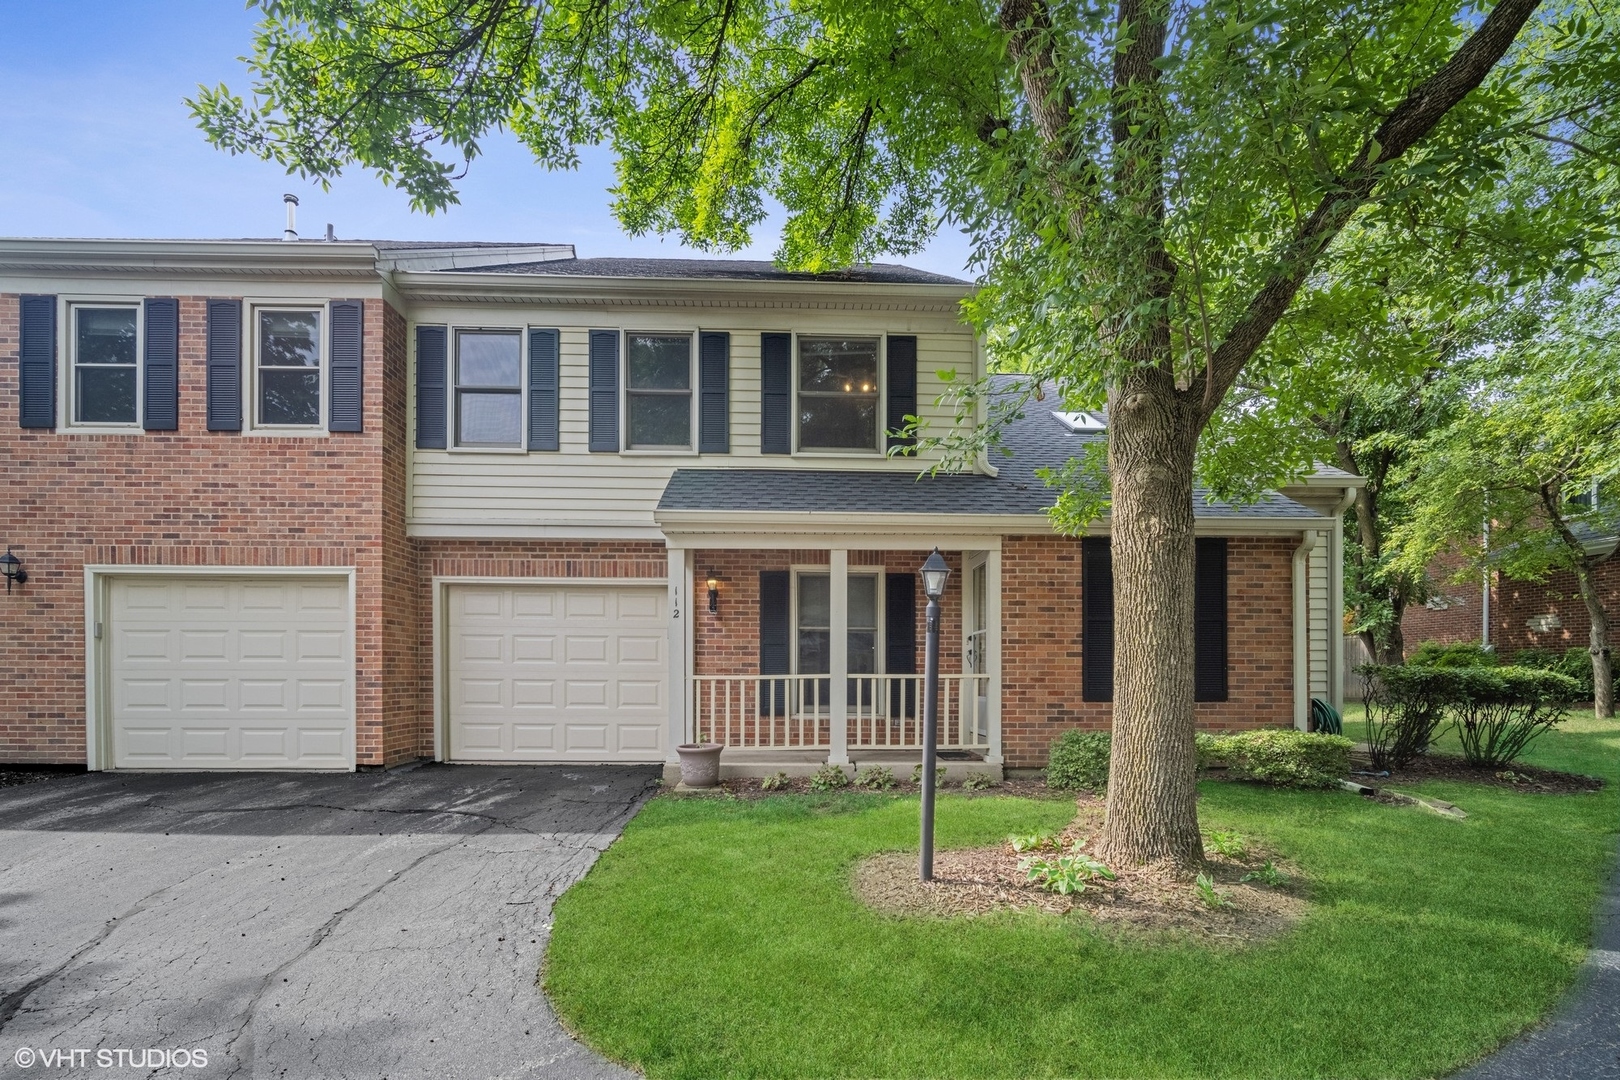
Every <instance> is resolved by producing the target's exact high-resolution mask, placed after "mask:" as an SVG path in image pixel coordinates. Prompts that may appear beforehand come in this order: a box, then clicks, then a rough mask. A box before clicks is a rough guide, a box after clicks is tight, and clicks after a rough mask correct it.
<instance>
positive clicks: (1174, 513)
mask: <svg viewBox="0 0 1620 1080" xmlns="http://www.w3.org/2000/svg"><path fill="white" fill-rule="evenodd" d="M1108 409H1109V412H1108V464H1109V470H1110V472H1111V474H1112V482H1113V503H1112V507H1111V511H1110V519H1111V521H1112V529H1113V563H1114V734H1113V760H1112V762H1111V764H1110V767H1109V772H1108V816H1107V820H1106V822H1105V824H1104V826H1103V834H1102V838H1101V842H1100V844H1099V854H1100V855H1101V856H1102V857H1103V858H1105V859H1109V860H1112V861H1115V862H1118V863H1167V864H1170V865H1173V866H1175V867H1176V868H1177V869H1180V870H1191V869H1193V868H1195V867H1197V866H1198V865H1200V864H1201V863H1202V862H1203V841H1202V839H1201V838H1200V836H1199V832H1198V805H1197V797H1198V787H1197V781H1196V767H1197V755H1196V753H1195V751H1194V748H1193V502H1192V484H1193V451H1194V449H1195V447H1196V445H1197V441H1198V436H1197V426H1196V421H1195V419H1194V418H1193V416H1192V415H1190V413H1191V407H1190V406H1189V405H1188V403H1187V402H1186V401H1184V400H1181V398H1180V397H1179V396H1178V395H1177V393H1176V391H1175V386H1174V383H1173V382H1172V381H1171V378H1170V377H1169V376H1168V375H1167V374H1165V372H1164V371H1163V370H1162V369H1137V371H1136V372H1135V373H1133V374H1132V375H1130V376H1129V377H1128V378H1127V379H1126V380H1124V382H1123V383H1122V384H1121V385H1117V386H1115V387H1114V388H1113V389H1111V390H1110V392H1109V395H1108Z"/></svg>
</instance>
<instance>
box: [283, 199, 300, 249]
mask: <svg viewBox="0 0 1620 1080" xmlns="http://www.w3.org/2000/svg"><path fill="white" fill-rule="evenodd" d="M281 201H282V202H284V203H286V204H287V227H286V229H284V230H283V231H282V233H281V238H282V239H283V240H296V239H298V196H296V195H292V194H287V195H283V196H282V197H281Z"/></svg>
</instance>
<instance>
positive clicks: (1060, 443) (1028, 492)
mask: <svg viewBox="0 0 1620 1080" xmlns="http://www.w3.org/2000/svg"><path fill="white" fill-rule="evenodd" d="M1054 406H1057V407H1058V408H1061V404H1059V403H1058V402H1056V401H1053V400H1050V399H1049V400H1048V401H1047V402H1030V403H1029V406H1028V407H1027V408H1026V409H1025V410H1024V416H1023V417H1022V418H1021V419H1019V420H1016V421H1014V422H1013V423H1012V424H1011V425H1010V426H1009V427H1008V428H1007V430H1006V432H1005V434H1004V436H1003V439H1002V443H1003V445H1004V446H1006V447H1007V448H1008V449H1010V450H1011V451H1012V452H1013V456H1012V457H1011V458H1002V457H999V456H992V459H991V460H992V462H993V463H994V464H995V465H996V468H997V469H998V471H999V475H997V476H994V477H990V476H981V475H955V476H935V477H923V478H919V477H918V476H917V474H915V473H912V472H876V471H873V472H851V471H849V470H843V469H840V470H832V469H827V470H820V469H817V470H811V469H726V468H718V469H677V470H675V473H674V475H673V476H671V477H670V480H669V484H668V485H667V486H666V487H665V488H664V494H663V497H662V498H661V499H660V500H659V502H658V509H660V510H711V511H740V512H757V513H794V512H798V513H815V512H821V513H848V514H884V513H887V514H1040V513H1042V512H1043V511H1045V510H1046V508H1047V507H1049V506H1051V505H1052V503H1053V501H1054V496H1055V492H1054V491H1053V489H1051V488H1049V487H1047V486H1046V484H1045V482H1044V481H1042V480H1041V479H1040V477H1038V476H1036V475H1035V470H1036V469H1039V468H1043V467H1048V466H1057V465H1061V464H1063V463H1064V462H1065V461H1067V460H1068V459H1069V458H1070V457H1075V456H1078V455H1079V454H1081V453H1083V452H1084V448H1085V446H1086V445H1087V444H1088V443H1090V442H1099V441H1101V440H1102V438H1103V436H1100V435H1077V434H1074V433H1073V432H1071V431H1070V430H1069V429H1068V428H1067V427H1065V426H1064V424H1063V423H1062V422H1061V421H1059V420H1058V419H1057V418H1056V417H1054V416H1053V415H1052V411H1051V410H1052V408H1053V407H1054ZM1208 494H1209V493H1208V492H1207V491H1206V490H1204V489H1202V488H1194V490H1193V514H1194V516H1196V517H1199V518H1302V519H1313V518H1320V517H1321V515H1320V514H1318V513H1317V512H1316V511H1314V510H1312V509H1310V508H1309V507H1307V506H1305V505H1303V504H1301V503H1297V502H1295V501H1294V500H1292V499H1289V498H1285V497H1284V496H1282V495H1279V494H1277V493H1275V492H1268V493H1267V494H1265V495H1264V496H1262V497H1261V498H1260V500H1259V501H1257V502H1254V503H1248V504H1242V505H1235V504H1232V503H1225V502H1219V501H1213V502H1212V501H1210V500H1209V499H1208V498H1207V496H1208Z"/></svg>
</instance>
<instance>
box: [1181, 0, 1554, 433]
mask: <svg viewBox="0 0 1620 1080" xmlns="http://www.w3.org/2000/svg"><path fill="white" fill-rule="evenodd" d="M1539 3H1540V0H1500V2H1499V3H1498V4H1497V5H1496V6H1495V7H1494V8H1492V9H1491V13H1490V14H1489V15H1488V16H1486V17H1485V21H1484V22H1483V23H1481V24H1480V26H1479V29H1477V30H1475V31H1474V33H1473V34H1471V35H1470V36H1469V38H1468V40H1467V41H1465V42H1463V44H1462V46H1461V47H1460V48H1458V50H1457V51H1456V52H1455V53H1454V54H1453V55H1452V57H1451V59H1450V60H1447V61H1446V62H1445V64H1443V65H1442V66H1441V67H1440V70H1438V71H1436V72H1435V73H1434V74H1433V75H1431V76H1429V77H1428V78H1427V79H1425V80H1424V81H1423V82H1422V83H1419V84H1418V86H1417V87H1415V88H1414V89H1413V90H1412V91H1411V93H1409V94H1408V95H1407V96H1406V99H1405V100H1404V101H1402V102H1401V103H1400V105H1398V106H1396V108H1395V111H1394V112H1392V113H1390V114H1389V116H1388V118H1386V119H1385V120H1384V122H1383V123H1382V124H1380V125H1379V126H1378V130H1377V131H1376V132H1375V133H1374V134H1373V137H1372V138H1371V139H1369V140H1368V141H1367V142H1366V143H1365V144H1363V146H1362V148H1361V150H1360V152H1359V153H1358V154H1357V155H1356V158H1355V160H1354V161H1353V162H1352V163H1351V164H1350V167H1349V168H1348V169H1346V170H1345V172H1344V173H1343V174H1342V175H1341V176H1340V177H1339V182H1338V184H1337V185H1336V186H1335V188H1334V189H1333V190H1331V191H1329V192H1328V193H1327V194H1326V195H1324V196H1323V197H1322V200H1321V202H1319V203H1318V204H1317V207H1316V209H1315V210H1313V211H1312V212H1311V216H1310V217H1309V218H1307V219H1306V220H1305V222H1304V224H1302V225H1301V226H1300V227H1299V229H1298V230H1297V231H1296V232H1295V234H1294V235H1293V237H1292V238H1290V239H1289V240H1288V241H1287V242H1286V243H1285V244H1284V245H1283V248H1282V250H1281V251H1280V252H1279V253H1278V256H1279V257H1278V259H1277V263H1278V269H1277V270H1275V271H1274V272H1273V273H1272V274H1271V276H1270V277H1269V278H1268V279H1267V281H1266V283H1265V284H1264V285H1262V286H1261V287H1260V290H1259V291H1258V292H1257V293H1256V294H1255V295H1254V297H1253V299H1251V300H1250V301H1249V304H1248V307H1247V308H1246V309H1245V310H1244V312H1243V314H1242V316H1240V317H1239V319H1238V320H1237V322H1236V323H1235V324H1234V325H1233V327H1232V329H1231V331H1230V332H1228V334H1227V335H1226V338H1225V340H1223V341H1222V342H1221V344H1220V346H1219V347H1218V348H1217V349H1216V350H1215V357H1214V360H1213V362H1212V363H1211V364H1210V373H1211V376H1212V377H1211V381H1210V383H1209V384H1208V385H1207V386H1206V385H1202V384H1203V380H1204V378H1206V377H1210V376H1200V378H1199V380H1198V384H1195V388H1196V390H1197V391H1198V392H1199V393H1200V394H1201V395H1202V397H1203V399H1204V400H1203V404H1202V406H1201V408H1200V410H1199V427H1200V429H1202V427H1203V426H1204V425H1205V424H1208V423H1209V420H1210V417H1212V416H1213V415H1214V413H1215V410H1216V409H1217V408H1219V407H1220V402H1221V399H1222V398H1224V397H1225V396H1226V391H1227V390H1228V389H1229V388H1230V387H1231V385H1232V383H1233V381H1234V380H1236V378H1237V376H1238V373H1239V372H1241V371H1242V370H1243V365H1245V364H1246V363H1248V362H1249V358H1250V357H1251V356H1253V355H1254V353H1255V350H1257V349H1258V348H1259V347H1260V345H1261V343H1262V342H1264V341H1265V339H1266V335H1267V334H1269V333H1270V332H1271V328H1272V327H1273V326H1274V325H1276V322H1277V320H1278V319H1279V318H1281V317H1282V314H1283V312H1285V311H1286V310H1288V305H1289V304H1290V303H1292V302H1293V299H1294V294H1295V293H1297V292H1298V291H1299V288H1300V286H1301V285H1303V284H1304V282H1305V279H1306V278H1307V277H1308V276H1309V274H1310V272H1311V269H1312V268H1313V267H1314V266H1315V264H1316V260H1317V259H1318V258H1320V257H1321V255H1322V252H1324V251H1325V250H1326V249H1327V246H1328V245H1329V244H1330V243H1332V241H1333V238H1334V237H1335V236H1337V235H1338V234H1339V231H1340V230H1341V229H1342V228H1344V225H1345V223H1346V222H1348V221H1349V220H1350V217H1351V215H1352V214H1354V213H1355V211H1356V210H1358V209H1360V207H1361V206H1362V204H1364V203H1365V202H1366V201H1367V199H1368V197H1369V196H1370V195H1371V194H1372V190H1373V187H1374V185H1376V184H1377V182H1378V179H1379V175H1380V174H1379V170H1378V165H1380V164H1381V163H1385V162H1390V161H1394V160H1395V159H1397V158H1399V157H1400V156H1401V155H1403V154H1405V153H1406V152H1407V151H1408V150H1410V149H1411V148H1412V147H1413V146H1414V145H1416V144H1417V143H1418V141H1419V140H1421V139H1422V138H1423V137H1424V136H1426V135H1427V134H1428V133H1429V132H1430V131H1431V130H1433V128H1434V126H1435V125H1436V124H1437V123H1439V122H1440V120H1441V118H1442V117H1444V116H1445V115H1446V113H1447V112H1449V111H1451V109H1452V108H1454V107H1455V106H1456V105H1457V104H1458V103H1459V102H1460V101H1462V100H1463V98H1465V97H1467V96H1468V95H1469V94H1470V93H1472V92H1473V90H1474V89H1475V88H1477V87H1478V86H1479V84H1480V83H1482V82H1484V81H1485V76H1486V75H1488V74H1489V73H1490V70H1491V68H1493V67H1495V66H1496V63H1497V61H1499V60H1501V59H1502V57H1503V56H1504V55H1506V54H1507V51H1508V49H1509V48H1510V47H1511V46H1512V45H1513V41H1514V39H1515V38H1516V37H1518V34H1519V31H1520V30H1521V29H1522V28H1523V27H1524V24H1525V23H1526V22H1527V21H1529V19H1530V16H1531V14H1532V13H1533V12H1534V11H1535V9H1536V7H1537V6H1538V5H1539Z"/></svg>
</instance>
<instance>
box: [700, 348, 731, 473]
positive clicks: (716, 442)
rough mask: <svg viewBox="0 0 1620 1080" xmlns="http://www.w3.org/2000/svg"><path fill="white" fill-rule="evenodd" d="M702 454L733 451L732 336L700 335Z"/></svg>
mask: <svg viewBox="0 0 1620 1080" xmlns="http://www.w3.org/2000/svg"><path fill="white" fill-rule="evenodd" d="M698 453H700V454H729V453H731V335H730V334H699V335H698Z"/></svg>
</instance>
